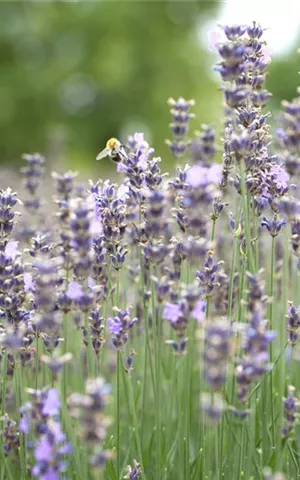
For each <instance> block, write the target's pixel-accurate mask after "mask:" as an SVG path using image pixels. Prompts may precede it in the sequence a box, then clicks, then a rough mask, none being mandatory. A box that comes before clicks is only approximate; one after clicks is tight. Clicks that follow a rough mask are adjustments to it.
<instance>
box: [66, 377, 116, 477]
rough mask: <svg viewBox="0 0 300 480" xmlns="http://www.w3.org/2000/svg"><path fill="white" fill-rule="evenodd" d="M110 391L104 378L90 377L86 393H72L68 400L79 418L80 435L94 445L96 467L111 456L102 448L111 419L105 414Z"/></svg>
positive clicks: (75, 415) (92, 461)
mask: <svg viewBox="0 0 300 480" xmlns="http://www.w3.org/2000/svg"><path fill="white" fill-rule="evenodd" d="M109 391H110V388H109V386H108V385H106V384H105V383H104V380H103V379H102V378H100V377H99V378H96V379H89V380H88V381H87V382H86V386H85V393H84V394H83V395H81V394H78V393H72V394H71V395H70V397H69V400H68V406H69V407H70V410H71V415H72V417H74V418H76V419H77V420H78V424H79V427H80V435H81V436H82V438H83V440H84V441H85V442H86V443H87V444H88V445H91V447H92V453H91V457H90V463H91V464H92V465H93V467H95V468H102V467H103V466H104V464H105V461H106V459H107V458H108V457H109V452H107V451H103V450H102V444H103V441H104V440H105V438H106V433H107V428H108V426H109V425H110V419H109V418H108V417H106V416H105V414H104V408H105V405H106V403H107V395H108V392H109Z"/></svg>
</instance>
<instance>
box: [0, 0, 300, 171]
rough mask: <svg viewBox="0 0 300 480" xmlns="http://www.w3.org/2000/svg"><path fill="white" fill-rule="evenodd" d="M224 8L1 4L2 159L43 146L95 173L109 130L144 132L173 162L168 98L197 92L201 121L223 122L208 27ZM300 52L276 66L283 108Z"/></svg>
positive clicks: (58, 159)
mask: <svg viewBox="0 0 300 480" xmlns="http://www.w3.org/2000/svg"><path fill="white" fill-rule="evenodd" d="M219 8H220V4H219V3H217V2H214V1H209V2H203V1H194V2H178V1H170V2H168V1H161V2H144V1H141V2H137V1H135V2H125V1H123V2H122V1H121V2H115V1H111V2H110V1H106V2H101V1H99V2H76V3H68V2H51V1H49V2H2V3H0V72H1V73H0V163H2V164H9V165H15V166H16V168H17V167H18V166H19V164H20V155H21V154H22V152H32V151H39V152H41V153H44V154H45V155H46V156H47V157H48V158H49V161H50V162H51V163H53V166H55V168H60V169H63V168H73V169H79V168H80V170H86V171H88V170H90V169H92V168H95V167H96V166H98V165H96V163H95V156H96V154H97V153H98V152H99V151H100V150H101V149H102V148H103V147H104V145H105V143H106V140H107V139H108V138H110V137H112V136H117V137H119V138H122V139H123V140H124V139H125V138H126V136H127V135H128V134H130V133H133V132H134V131H144V132H145V133H146V136H147V139H149V140H150V142H151V144H153V146H155V149H156V152H157V154H158V155H161V156H162V157H163V159H164V160H165V162H166V164H167V165H168V162H170V154H169V152H168V149H167V147H166V145H165V143H164V139H165V138H166V137H167V136H168V135H169V131H168V123H169V121H170V119H169V111H168V107H167V105H166V100H167V99H168V97H170V96H173V97H178V96H180V95H182V96H184V97H186V98H195V99H196V102H197V107H196V113H197V119H196V120H195V121H194V126H195V127H199V125H200V124H201V123H203V122H205V123H213V124H214V125H216V126H217V128H218V127H220V125H221V122H222V105H221V93H220V91H219V79H218V78H217V76H214V74H212V67H211V66H212V64H213V62H214V61H215V57H214V55H213V54H212V53H211V52H209V51H208V48H207V45H205V44H204V43H205V42H202V44H201V42H200V35H199V30H200V28H201V26H202V25H203V24H205V22H207V21H208V20H212V19H213V18H214V17H216V15H217V11H218V9H219ZM295 51H296V46H295ZM295 51H294V52H292V53H293V54H291V55H290V57H288V58H286V57H285V58H284V59H283V60H280V61H277V62H273V63H272V65H271V69H270V74H269V78H268V83H269V85H268V87H269V88H270V89H271V91H272V93H273V100H272V102H273V107H274V108H275V109H276V108H277V109H278V107H279V104H280V100H281V99H282V98H288V99H289V98H292V97H293V96H294V95H295V90H296V85H297V81H298V76H297V71H298V58H297V55H296V54H295ZM58 164H59V166H57V165H58ZM103 168H104V169H105V168H110V163H109V162H108V161H107V162H105V165H103Z"/></svg>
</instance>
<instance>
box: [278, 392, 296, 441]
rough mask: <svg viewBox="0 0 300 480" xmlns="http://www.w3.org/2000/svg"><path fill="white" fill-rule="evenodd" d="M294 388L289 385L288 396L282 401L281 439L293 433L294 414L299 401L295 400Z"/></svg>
mask: <svg viewBox="0 0 300 480" xmlns="http://www.w3.org/2000/svg"><path fill="white" fill-rule="evenodd" d="M295 390H296V389H295V387H293V386H292V385H289V387H288V396H287V398H285V399H284V400H283V409H284V425H283V427H282V429H281V435H282V437H283V438H287V437H288V436H290V435H291V434H292V432H293V429H294V426H295V422H296V412H297V406H298V404H299V401H298V400H297V399H296V398H295Z"/></svg>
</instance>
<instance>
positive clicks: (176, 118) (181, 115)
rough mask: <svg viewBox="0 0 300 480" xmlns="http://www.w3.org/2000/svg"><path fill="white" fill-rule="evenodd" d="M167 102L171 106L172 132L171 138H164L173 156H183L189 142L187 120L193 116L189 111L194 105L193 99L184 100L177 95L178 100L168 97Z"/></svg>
mask: <svg viewBox="0 0 300 480" xmlns="http://www.w3.org/2000/svg"><path fill="white" fill-rule="evenodd" d="M168 104H169V105H170V107H171V115H172V122H171V123H170V129H171V132H172V134H173V139H172V140H166V143H167V145H168V146H169V148H170V150H171V152H172V153H173V155H174V157H175V158H180V157H183V156H184V155H185V154H186V152H187V149H188V147H189V145H190V143H191V141H190V140H189V139H188V137H187V135H188V132H189V122H190V120H191V119H192V118H193V117H194V116H195V115H194V114H193V113H190V109H191V107H193V106H194V105H195V101H194V100H185V99H184V98H182V97H179V98H178V100H174V98H169V100H168Z"/></svg>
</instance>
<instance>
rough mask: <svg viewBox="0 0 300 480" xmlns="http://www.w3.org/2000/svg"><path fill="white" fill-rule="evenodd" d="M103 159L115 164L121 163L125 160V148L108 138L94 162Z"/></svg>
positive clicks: (116, 140)
mask: <svg viewBox="0 0 300 480" xmlns="http://www.w3.org/2000/svg"><path fill="white" fill-rule="evenodd" d="M105 157H109V158H110V159H111V160H112V161H113V162H115V163H121V162H122V161H124V160H126V158H127V153H126V150H125V146H124V145H123V144H122V143H121V142H120V141H119V140H118V139H117V138H110V139H109V140H108V142H107V143H106V147H105V148H104V149H103V150H102V151H101V152H100V153H99V154H98V155H97V157H96V160H102V158H105Z"/></svg>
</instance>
